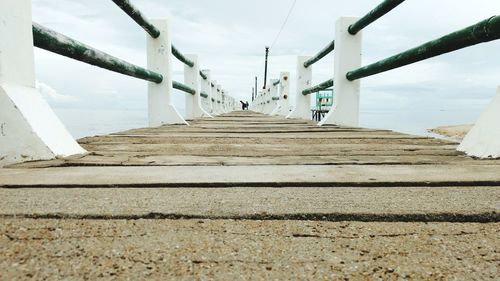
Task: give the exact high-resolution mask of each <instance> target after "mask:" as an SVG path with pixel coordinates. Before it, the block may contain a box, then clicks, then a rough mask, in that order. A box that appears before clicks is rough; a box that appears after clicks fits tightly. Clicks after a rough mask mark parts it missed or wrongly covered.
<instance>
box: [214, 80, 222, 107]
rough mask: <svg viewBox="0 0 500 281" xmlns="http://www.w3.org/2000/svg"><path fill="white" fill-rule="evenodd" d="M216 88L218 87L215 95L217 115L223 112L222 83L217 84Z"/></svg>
mask: <svg viewBox="0 0 500 281" xmlns="http://www.w3.org/2000/svg"><path fill="white" fill-rule="evenodd" d="M216 89H217V93H216V95H215V106H216V107H215V110H216V112H217V113H216V114H217V115H221V114H222V110H221V109H222V104H221V100H222V99H221V97H222V95H221V91H222V86H221V85H220V84H217V86H216Z"/></svg>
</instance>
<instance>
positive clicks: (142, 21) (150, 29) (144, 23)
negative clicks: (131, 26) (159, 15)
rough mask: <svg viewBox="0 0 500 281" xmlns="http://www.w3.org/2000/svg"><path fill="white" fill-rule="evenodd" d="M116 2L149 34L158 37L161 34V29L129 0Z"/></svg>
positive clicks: (117, 0) (116, 0) (115, 0)
mask: <svg viewBox="0 0 500 281" xmlns="http://www.w3.org/2000/svg"><path fill="white" fill-rule="evenodd" d="M113 2H115V4H116V5H117V6H118V7H120V9H122V10H123V11H124V12H125V13H126V14H127V15H129V16H130V17H131V18H132V19H133V20H134V21H135V22H136V23H137V24H138V25H140V26H141V27H142V28H143V29H144V30H146V32H147V33H149V35H151V37H153V38H158V37H159V36H160V30H158V28H156V27H155V26H154V25H153V24H151V23H150V22H149V21H148V20H147V19H146V18H145V17H144V16H143V15H142V13H141V11H139V9H137V8H136V7H134V6H133V5H132V4H131V3H130V2H129V1H128V0H113Z"/></svg>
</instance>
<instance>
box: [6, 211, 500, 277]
mask: <svg viewBox="0 0 500 281" xmlns="http://www.w3.org/2000/svg"><path fill="white" fill-rule="evenodd" d="M499 230H500V224H499V223H491V224H471V223H469V224H458V223H380V222H378V223H369V222H321V221H259V220H252V221H250V220H104V221H101V220H70V219H67V220H43V219H41V220H36V219H1V223H0V251H1V253H2V259H1V261H0V279H2V280H33V279H34V280H56V279H57V280H290V279H292V280H402V279H411V280H498V261H499V259H500V255H499V248H498V247H499V243H498V242H499V240H498V237H499Z"/></svg>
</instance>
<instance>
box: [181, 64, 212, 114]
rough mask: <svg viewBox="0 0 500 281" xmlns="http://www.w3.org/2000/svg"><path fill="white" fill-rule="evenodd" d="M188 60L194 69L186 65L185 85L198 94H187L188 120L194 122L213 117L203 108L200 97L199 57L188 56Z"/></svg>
mask: <svg viewBox="0 0 500 281" xmlns="http://www.w3.org/2000/svg"><path fill="white" fill-rule="evenodd" d="M186 58H187V59H188V60H190V61H192V62H194V65H193V67H190V66H189V65H184V84H186V86H188V87H190V88H192V89H194V90H195V91H196V93H195V94H194V95H191V94H189V93H186V119H188V120H193V119H196V118H201V117H211V116H210V114H208V113H207V112H206V111H205V110H204V109H203V108H202V107H201V99H202V97H201V96H200V80H201V77H200V68H199V64H198V56H197V55H186Z"/></svg>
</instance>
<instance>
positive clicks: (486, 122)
mask: <svg viewBox="0 0 500 281" xmlns="http://www.w3.org/2000/svg"><path fill="white" fill-rule="evenodd" d="M458 150H459V151H462V152H465V153H466V154H467V155H469V156H475V157H479V158H500V87H498V90H497V94H496V96H495V97H494V98H493V101H492V102H491V104H490V105H489V106H488V107H487V108H486V110H485V111H484V112H483V113H482V114H481V116H480V117H479V120H478V121H477V122H476V124H475V125H474V127H472V129H471V130H470V132H469V133H468V134H467V135H466V136H465V138H464V140H463V141H462V143H461V144H460V146H459V147H458Z"/></svg>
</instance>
